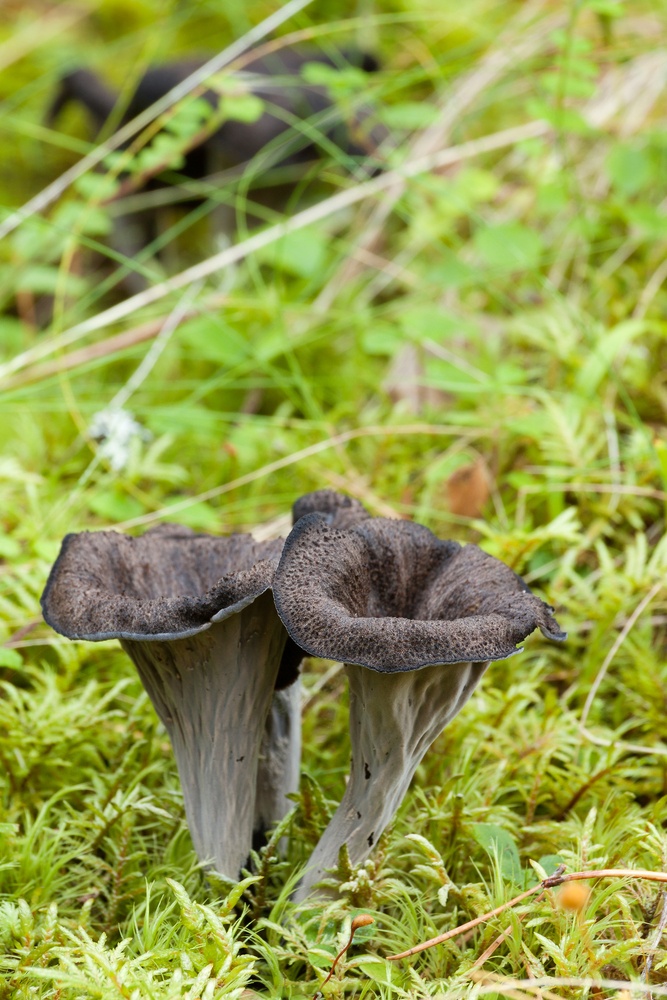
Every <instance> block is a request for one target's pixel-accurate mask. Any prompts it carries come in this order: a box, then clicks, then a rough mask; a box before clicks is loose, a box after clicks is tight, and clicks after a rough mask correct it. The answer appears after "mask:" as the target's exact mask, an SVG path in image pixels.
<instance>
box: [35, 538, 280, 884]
mask: <svg viewBox="0 0 667 1000" xmlns="http://www.w3.org/2000/svg"><path fill="white" fill-rule="evenodd" d="M282 545H283V543H282V540H278V541H271V542H256V541H255V540H254V539H253V538H251V536H249V535H232V536H231V537H228V538H215V537H212V536H208V535H197V534H195V533H194V532H193V531H190V530H189V529H188V528H182V527H179V526H176V525H163V526H161V527H159V528H155V529H153V530H152V531H149V532H147V533H146V534H145V535H143V536H142V537H140V538H130V537H127V536H125V535H120V534H118V533H117V532H114V531H103V532H92V533H91V532H84V533H83V534H80V535H68V536H67V538H66V539H65V540H64V542H63V545H62V549H61V552H60V555H59V557H58V560H57V561H56V563H55V565H54V567H53V569H52V571H51V574H50V576H49V580H48V583H47V585H46V589H45V591H44V594H43V596H42V608H43V611H44V617H45V619H46V621H47V622H48V623H49V624H50V625H51V626H52V627H53V628H54V629H56V631H58V632H61V633H62V634H63V635H66V636H69V637H70V638H81V639H91V640H94V641H96V640H102V639H112V638H118V639H120V640H121V644H122V646H123V648H124V649H125V651H126V652H127V653H128V655H129V656H130V657H131V658H132V660H133V662H134V664H135V666H136V667H137V670H138V671H139V675H140V677H141V680H142V682H143V684H144V687H145V688H146V690H147V691H148V694H149V696H150V698H151V701H152V702H153V705H154V706H155V709H156V711H157V713H158V715H159V716H160V719H161V720H162V722H163V723H164V725H165V727H166V729H167V732H168V733H169V736H170V739H171V742H172V745H173V748H174V754H175V757H176V761H177V764H178V771H179V775H180V778H181V785H182V787H183V795H184V799H185V809H186V814H187V818H188V826H189V827H190V832H191V833H192V839H193V842H194V846H195V849H196V851H197V853H198V855H199V857H200V858H201V859H202V861H206V862H211V861H212V862H213V864H214V865H215V867H216V868H217V869H218V871H220V872H222V873H223V874H224V875H227V876H228V877H230V878H232V879H235V878H237V877H238V875H239V871H240V868H241V866H242V865H243V864H245V862H246V860H247V858H248V854H249V852H250V848H251V845H252V841H253V827H255V828H257V827H263V826H264V825H266V824H268V823H270V822H272V821H273V820H275V819H277V818H279V816H276V815H273V813H272V810H273V809H279V810H281V812H280V815H282V814H283V813H284V811H285V809H286V808H287V806H288V803H287V801H286V799H285V793H286V792H289V791H292V790H293V788H294V784H295V780H296V778H295V774H296V777H298V747H299V734H298V732H295V733H292V729H294V728H295V724H294V721H293V716H296V717H297V718H298V711H295V710H294V708H293V704H292V703H293V702H294V701H295V700H296V702H297V703H298V698H296V699H295V698H294V697H292V696H290V697H288V696H287V695H286V694H283V693H282V692H280V693H278V695H277V698H278V701H277V703H276V704H275V705H274V711H273V712H272V715H271V719H270V723H269V725H268V726H267V718H268V716H269V711H270V710H271V706H272V700H273V699H274V690H275V685H276V680H277V677H278V672H279V667H280V666H281V658H282V656H283V652H284V649H285V644H286V641H287V633H286V631H285V629H284V628H283V626H282V624H281V622H280V619H279V618H278V615H277V614H276V612H275V607H274V604H273V600H272V598H271V595H270V593H267V591H269V590H270V587H271V583H272V580H273V573H274V570H275V567H276V564H277V562H278V557H279V555H280V551H281V549H282ZM283 673H286V674H287V675H288V676H285V677H284V678H283V682H284V683H289V681H290V680H291V679H293V677H294V676H295V674H296V664H295V663H293V662H291V661H290V663H289V664H288V665H286V670H284V671H283ZM297 708H298V704H297ZM290 713H291V714H290ZM290 726H291V727H292V728H290ZM263 738H264V745H263V747H262V739H263ZM260 747H262V759H261V760H260ZM274 751H276V752H275V754H274ZM274 779H276V780H280V781H281V782H283V785H282V786H281V787H280V788H279V789H276V790H275V794H274V790H273V789H272V788H271V781H272V780H274ZM257 785H259V787H260V788H261V790H262V797H263V801H262V803H261V808H256V804H257V803H256V786H257Z"/></svg>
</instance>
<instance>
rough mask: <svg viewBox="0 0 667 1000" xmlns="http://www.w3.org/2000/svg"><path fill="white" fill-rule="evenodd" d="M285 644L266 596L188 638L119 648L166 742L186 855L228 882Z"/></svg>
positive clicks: (244, 849) (249, 808)
mask: <svg viewBox="0 0 667 1000" xmlns="http://www.w3.org/2000/svg"><path fill="white" fill-rule="evenodd" d="M285 640H286V634H285V630H284V628H283V627H282V625H281V623H280V620H279V619H278V617H277V615H276V613H275V610H274V607H273V599H272V597H271V594H270V593H269V592H267V593H265V594H262V595H261V596H260V597H258V598H257V600H255V601H253V603H252V604H250V605H249V606H248V607H246V608H244V609H243V610H242V611H240V612H238V613H237V614H234V615H231V616H230V617H229V618H227V619H225V620H224V621H221V622H217V623H214V624H213V625H211V627H210V628H209V629H206V630H205V631H203V632H200V633H198V634H197V635H194V636H191V637H190V638H187V639H176V640H167V641H159V642H158V641H153V642H138V641H135V640H128V639H125V640H122V641H121V644H122V646H123V648H124V649H125V650H126V652H127V653H128V654H129V656H130V657H131V658H132V660H133V661H134V663H135V665H136V667H137V670H138V671H139V674H140V676H141V679H142V682H143V684H144V687H145V688H146V690H147V692H148V694H149V696H150V698H151V701H152V702H153V705H154V706H155V709H156V711H157V713H158V715H159V717H160V719H161V720H162V722H163V723H164V725H165V727H166V729H167V732H168V733H169V738H170V740H171V743H172V746H173V749H174V755H175V757H176V763H177V765H178V772H179V775H180V779H181V785H182V788H183V797H184V799H185V811H186V816H187V821H188V826H189V828H190V833H191V835H192V840H193V843H194V847H195V851H196V852H197V855H198V857H199V858H200V860H201V861H202V862H206V863H210V864H211V865H212V866H213V867H214V868H215V869H216V870H217V871H219V872H220V873H221V874H223V875H225V876H227V877H228V878H230V879H233V880H236V879H238V877H239V872H240V869H241V867H242V866H243V865H244V864H245V863H246V861H247V858H248V853H249V850H250V847H251V845H252V833H253V824H254V820H255V807H256V781H257V769H258V762H259V754H260V746H261V743H262V739H263V738H264V733H265V724H266V721H267V717H268V715H269V711H270V708H271V703H272V700H273V695H274V684H275V680H276V676H277V673H278V667H279V664H280V658H281V655H282V651H283V648H284V646H285Z"/></svg>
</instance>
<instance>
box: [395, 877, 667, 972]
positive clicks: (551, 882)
mask: <svg viewBox="0 0 667 1000" xmlns="http://www.w3.org/2000/svg"><path fill="white" fill-rule="evenodd" d="M594 878H640V879H648V880H649V881H651V882H667V872H652V871H647V870H646V869H643V868H601V869H598V870H596V871H590V872H570V874H569V875H563V874H559V873H558V872H556V874H554V875H550V876H549V878H545V879H543V880H542V881H541V882H538V884H537V885H534V886H533V887H532V889H526V890H525V892H521V893H519V895H518V896H515V897H514V899H510V900H508V901H507V902H506V903H502V904H501V905H500V906H496V908H495V909H494V910H489V912H488V913H483V914H482V915H481V916H480V917H475V918H474V920H468V922H467V923H465V924H461V925H460V926H459V927H454V928H453V929H452V930H450V931H445V933H444V934H439V935H438V936H437V937H434V938H431V939H430V940H429V941H423V942H422V943H421V944H416V945H414V946H413V947H412V948H408V950H407V951H402V952H401V953H400V954H398V955H389V956H387V960H388V961H389V962H396V961H398V959H400V958H409V957H410V956H411V955H417V954H418V953H419V952H420V951H426V949H427V948H434V947H435V946H436V945H438V944H443V943H444V942H445V941H449V940H450V938H453V937H458V936H459V935H460V934H463V933H464V932H465V931H468V930H472V928H473V927H478V926H479V924H483V923H487V922H488V921H489V920H493V918H494V917H498V916H500V914H501V913H504V912H505V910H509V909H511V907H513V906H516V905H517V904H518V903H522V902H523V901H524V900H525V899H528V898H529V897H530V896H534V895H535V894H536V893H538V892H540V891H542V890H544V889H553V888H555V887H556V886H558V885H563V884H564V883H566V882H581V881H584V880H587V879H594Z"/></svg>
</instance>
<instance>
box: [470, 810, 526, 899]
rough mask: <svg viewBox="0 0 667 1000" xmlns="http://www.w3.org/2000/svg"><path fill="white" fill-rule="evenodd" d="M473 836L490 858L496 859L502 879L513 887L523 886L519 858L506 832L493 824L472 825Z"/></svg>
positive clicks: (510, 837)
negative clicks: (513, 885) (511, 883)
mask: <svg viewBox="0 0 667 1000" xmlns="http://www.w3.org/2000/svg"><path fill="white" fill-rule="evenodd" d="M473 836H474V838H475V840H476V841H477V843H478V844H479V845H480V847H483V848H484V850H485V851H486V852H487V854H488V855H489V856H490V857H491V858H496V857H497V858H498V862H499V864H500V871H501V874H502V876H503V878H505V879H507V880H508V881H509V882H513V883H514V884H515V885H523V880H524V879H523V869H522V867H521V858H520V857H519V852H518V850H517V846H516V844H515V843H514V840H513V839H512V836H511V835H510V834H509V833H508V831H507V830H504V829H503V827H501V826H496V825H495V824H493V823H474V824H473Z"/></svg>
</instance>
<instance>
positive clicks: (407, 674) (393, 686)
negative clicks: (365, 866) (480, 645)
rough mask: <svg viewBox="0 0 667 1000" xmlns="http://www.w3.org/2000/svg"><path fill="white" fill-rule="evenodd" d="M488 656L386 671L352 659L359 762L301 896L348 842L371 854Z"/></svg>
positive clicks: (358, 852)
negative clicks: (427, 752)
mask: <svg viewBox="0 0 667 1000" xmlns="http://www.w3.org/2000/svg"><path fill="white" fill-rule="evenodd" d="M487 666H488V662H487V663H454V664H449V665H448V666H446V667H442V666H433V667H424V668H423V669H421V670H416V671H403V672H400V673H394V674H380V673H376V672H375V671H374V670H369V669H367V668H366V667H361V666H353V665H346V667H345V670H346V672H347V675H348V679H349V684H350V739H351V743H352V761H351V765H350V777H349V781H348V784H347V788H346V790H345V794H344V796H343V798H342V800H341V803H340V805H339V806H338V808H337V810H336V812H335V813H334V815H333V817H332V819H331V821H330V823H329V825H328V826H327V828H326V830H325V831H324V834H323V835H322V837H321V839H320V841H319V843H318V845H317V847H316V848H315V850H314V851H313V854H312V855H311V858H310V862H309V865H308V868H307V870H306V873H305V876H304V878H303V880H302V882H301V883H300V885H299V887H298V889H297V891H296V894H295V897H294V898H295V900H296V901H297V902H300V901H302V900H304V899H305V898H306V897H307V896H308V895H309V894H310V893H311V892H312V890H313V888H314V887H315V885H316V884H317V883H318V882H319V881H320V880H321V879H322V878H323V877H324V875H325V872H326V871H327V869H330V868H333V867H335V865H336V862H337V860H338V852H339V850H340V848H341V846H342V845H343V844H346V845H347V849H348V852H349V855H350V860H351V862H352V863H353V864H355V865H357V864H360V863H361V862H362V861H365V860H366V858H367V857H368V856H369V854H370V853H371V851H372V849H373V847H374V845H375V844H376V843H377V841H378V838H379V837H380V835H381V833H382V832H383V830H384V829H385V827H386V826H387V825H388V823H389V822H390V821H391V819H392V817H393V816H394V814H395V813H396V810H397V809H398V807H399V805H400V804H401V802H402V801H403V798H404V796H405V793H406V792H407V790H408V786H409V785H410V782H411V780H412V777H413V775H414V773H415V771H416V769H417V766H418V765H419V763H420V761H421V760H422V758H423V756H424V754H425V753H426V751H427V750H428V748H429V747H430V746H431V744H432V742H433V741H434V740H435V739H436V738H437V736H438V735H439V734H440V732H441V731H442V730H443V729H444V728H445V726H446V725H447V724H448V723H449V722H450V721H451V720H452V719H453V718H454V716H455V715H456V714H457V713H458V712H459V711H460V710H461V708H462V707H463V706H464V704H465V703H466V701H467V700H468V698H469V697H470V695H471V694H472V692H473V691H474V689H475V687H476V686H477V684H478V682H479V681H480V679H481V677H482V675H483V673H484V671H485V670H486V668H487Z"/></svg>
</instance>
